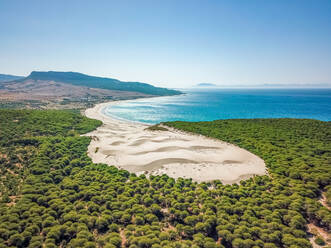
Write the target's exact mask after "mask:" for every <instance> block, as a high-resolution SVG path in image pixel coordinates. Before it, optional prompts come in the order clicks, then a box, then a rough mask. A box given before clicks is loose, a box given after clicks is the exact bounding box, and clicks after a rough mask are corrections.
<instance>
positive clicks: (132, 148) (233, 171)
mask: <svg viewBox="0 0 331 248" xmlns="http://www.w3.org/2000/svg"><path fill="white" fill-rule="evenodd" d="M110 104H118V102H110V103H102V104H97V105H96V106H95V107H93V108H90V109H87V110H86V111H85V115H86V116H87V117H89V118H93V119H98V120H101V121H102V122H103V125H102V126H101V127H99V128H97V129H96V130H95V131H93V132H90V133H88V134H86V136H90V137H92V141H91V143H90V145H89V147H88V155H89V156H90V157H91V158H92V160H93V162H94V163H106V164H108V165H114V166H116V167H118V168H121V169H125V170H128V171H130V172H133V173H136V174H137V175H139V174H142V173H145V174H147V175H150V174H152V175H162V174H167V175H169V176H171V177H173V178H179V177H182V178H192V179H193V180H194V181H197V182H203V181H211V180H216V179H219V180H221V181H222V183H224V184H232V183H238V182H239V181H241V180H243V179H248V178H250V177H252V176H254V175H265V174H266V173H267V171H266V166H265V163H264V161H263V160H262V159H261V158H259V157H258V156H256V155H254V154H252V153H250V152H248V151H247V150H244V149H241V148H239V147H237V146H235V145H232V144H228V143H225V142H222V141H218V140H214V139H210V138H207V137H204V136H201V135H194V134H188V133H184V132H181V131H178V130H174V129H172V128H168V131H150V130H146V128H147V127H149V125H147V124H142V123H133V122H129V121H124V120H118V119H115V118H111V117H109V116H106V115H104V114H103V113H102V109H103V108H104V107H105V106H108V105H110Z"/></svg>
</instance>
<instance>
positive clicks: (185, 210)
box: [0, 110, 331, 248]
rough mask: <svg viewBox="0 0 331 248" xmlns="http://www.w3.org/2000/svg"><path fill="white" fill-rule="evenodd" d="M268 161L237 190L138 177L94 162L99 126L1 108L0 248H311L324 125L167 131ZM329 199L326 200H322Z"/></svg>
mask: <svg viewBox="0 0 331 248" xmlns="http://www.w3.org/2000/svg"><path fill="white" fill-rule="evenodd" d="M165 124H166V125H168V126H173V127H175V128H178V129H181V130H185V131H189V132H194V133H198V134H203V135H206V136H210V137H213V138H218V139H221V140H224V141H227V142H230V143H233V144H236V145H238V146H240V147H242V148H245V149H247V150H249V151H251V152H253V153H255V154H256V155H258V156H260V157H261V158H262V159H264V160H265V162H266V165H267V167H268V170H269V175H268V176H256V177H254V178H252V179H249V180H247V181H242V182H241V184H240V185H237V184H235V185H222V183H221V182H220V181H213V182H209V183H200V184H198V183H196V182H192V181H191V180H190V179H177V180H175V179H172V178H170V177H169V176H167V175H163V176H151V177H150V178H149V179H148V178H146V177H145V175H141V176H136V175H135V174H132V173H129V172H127V171H125V170H119V169H117V168H115V167H114V166H107V165H104V164H93V163H92V162H91V160H90V158H89V157H88V156H87V153H86V151H87V146H88V144H89V142H90V138H88V137H82V136H80V134H83V133H86V132H89V131H91V130H93V129H95V128H96V127H98V126H100V125H101V122H100V121H97V120H91V119H88V118H86V117H83V116H81V115H79V114H78V113H74V112H70V111H49V110H47V111H37V110H33V111H31V110H30V111H29V110H0V169H1V181H0V191H1V193H0V194H1V195H0V196H1V197H0V198H1V199H0V200H1V203H0V247H59V246H60V247H107V248H109V247H131V248H134V247H145V248H149V247H153V248H157V247H205V248H213V247H229V248H231V247H233V248H246V247H247V248H250V247H254V248H257V247H261V248H262V247H266V248H273V247H287V248H305V247H311V244H310V242H309V241H308V236H307V223H314V224H315V225H316V226H319V227H321V228H323V229H325V230H330V229H331V214H330V211H329V210H328V209H327V208H326V207H324V206H322V205H321V204H320V203H319V202H318V197H319V196H320V195H321V192H322V191H326V195H327V196H328V195H329V196H330V194H329V193H330V192H329V191H328V190H330V180H331V178H330V175H331V170H330V157H331V156H330V151H331V148H330V140H331V130H330V122H321V121H316V120H295V119H265V120H264V119H257V120H222V121H213V122H200V123H190V122H171V123H165ZM328 192H329V193H328Z"/></svg>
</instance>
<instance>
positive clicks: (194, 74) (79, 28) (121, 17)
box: [0, 0, 331, 87]
mask: <svg viewBox="0 0 331 248" xmlns="http://www.w3.org/2000/svg"><path fill="white" fill-rule="evenodd" d="M32 70H59V71H78V72H83V73H87V74H91V75H97V76H107V77H114V78H118V79H120V80H127V81H129V80H130V81H143V82H147V83H152V84H155V85H160V86H167V87H185V86H191V85H194V84H197V83H202V82H203V83H215V84H224V85H231V84H260V83H331V1H330V0H310V1H306V0H297V1H296V0H284V1H283V0H241V1H240V0H228V1H225V0H224V1H223V0H210V1H208V0H200V1H197V0H181V1H178V0H175V1H172V0H164V1H161V0H151V1H145V0H139V1H138V0H130V1H126V0H121V1H120V0H118V1H106V0H104V1H102V0H96V1H92V0H91V1H87V0H80V1H79V0H76V1H75V0H66V1H64V0H56V1H45V0H29V1H25V0H0V73H8V74H16V75H27V74H29V73H30V72H31V71H32Z"/></svg>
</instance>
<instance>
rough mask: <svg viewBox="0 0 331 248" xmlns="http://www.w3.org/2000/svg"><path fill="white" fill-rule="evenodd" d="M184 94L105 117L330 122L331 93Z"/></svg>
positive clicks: (122, 106) (123, 107)
mask: <svg viewBox="0 0 331 248" xmlns="http://www.w3.org/2000/svg"><path fill="white" fill-rule="evenodd" d="M181 91H182V92H183V93H184V94H182V95H177V96H165V97H154V98H144V99H137V100H130V101H122V102H120V103H119V104H115V105H109V106H106V107H104V108H103V110H102V111H103V113H104V114H105V115H108V116H111V117H115V118H119V119H125V120H129V121H134V122H143V123H148V124H155V123H160V122H165V121H177V120H180V121H194V122H196V121H212V120H218V119H247V118H248V119H253V118H304V119H317V120H322V121H330V120H331V89H191V90H181Z"/></svg>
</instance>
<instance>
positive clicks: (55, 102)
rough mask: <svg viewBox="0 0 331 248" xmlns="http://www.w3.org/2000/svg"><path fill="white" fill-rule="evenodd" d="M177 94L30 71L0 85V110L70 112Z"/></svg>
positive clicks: (77, 75)
mask: <svg viewBox="0 0 331 248" xmlns="http://www.w3.org/2000/svg"><path fill="white" fill-rule="evenodd" d="M180 93H181V92H179V91H176V90H169V89H166V88H159V87H154V86H152V85H150V84H146V83H139V82H122V81H119V80H117V79H112V78H102V77H94V76H89V75H85V74H82V73H77V72H55V71H50V72H37V71H34V72H32V73H31V74H30V75H29V76H28V77H25V78H18V79H16V80H14V81H10V82H0V108H1V107H2V108H33V109H41V108H42V109H44V108H47V109H72V108H86V107H90V106H92V105H93V104H95V103H99V102H105V101H112V100H126V99H135V98H141V97H151V96H165V95H176V94H180Z"/></svg>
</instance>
